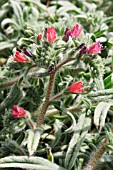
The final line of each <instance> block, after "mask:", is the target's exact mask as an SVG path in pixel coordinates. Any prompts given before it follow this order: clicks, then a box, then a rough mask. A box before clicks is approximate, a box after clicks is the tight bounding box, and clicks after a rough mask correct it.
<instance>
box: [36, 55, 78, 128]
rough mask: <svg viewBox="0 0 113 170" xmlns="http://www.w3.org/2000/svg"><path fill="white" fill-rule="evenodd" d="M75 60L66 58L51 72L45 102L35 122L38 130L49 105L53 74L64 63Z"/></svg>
mask: <svg viewBox="0 0 113 170" xmlns="http://www.w3.org/2000/svg"><path fill="white" fill-rule="evenodd" d="M73 60H75V58H67V59H66V60H64V61H62V62H61V63H60V64H58V65H57V67H56V68H55V70H53V71H52V72H51V74H50V79H49V84H48V90H47V94H46V99H45V102H44V104H43V106H42V110H41V113H40V115H39V119H38V122H37V125H36V127H37V128H39V127H40V126H41V124H42V123H43V119H44V116H45V113H46V111H47V108H48V106H49V104H50V97H51V92H52V89H53V85H54V79H55V74H56V73H57V71H58V70H59V69H60V68H61V67H62V66H63V65H64V64H66V63H68V62H70V61H73Z"/></svg>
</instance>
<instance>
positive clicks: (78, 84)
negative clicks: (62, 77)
mask: <svg viewBox="0 0 113 170" xmlns="http://www.w3.org/2000/svg"><path fill="white" fill-rule="evenodd" d="M67 92H71V93H80V92H84V88H83V87H82V82H81V81H78V82H76V83H73V84H72V85H71V86H69V88H68V89H67Z"/></svg>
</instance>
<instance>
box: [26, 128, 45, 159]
mask: <svg viewBox="0 0 113 170" xmlns="http://www.w3.org/2000/svg"><path fill="white" fill-rule="evenodd" d="M41 134H42V130H41V129H35V130H32V129H29V130H28V140H27V148H28V152H29V155H30V156H31V155H33V154H34V152H35V151H36V149H37V146H38V144H39V140H40V135H41Z"/></svg>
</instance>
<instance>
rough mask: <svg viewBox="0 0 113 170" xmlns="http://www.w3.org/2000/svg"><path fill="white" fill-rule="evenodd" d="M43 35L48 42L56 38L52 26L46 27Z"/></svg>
mask: <svg viewBox="0 0 113 170" xmlns="http://www.w3.org/2000/svg"><path fill="white" fill-rule="evenodd" d="M45 37H46V38H47V40H48V41H49V42H54V41H55V40H56V30H55V29H54V28H53V27H49V28H46V29H45Z"/></svg>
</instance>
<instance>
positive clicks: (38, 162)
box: [0, 156, 66, 170]
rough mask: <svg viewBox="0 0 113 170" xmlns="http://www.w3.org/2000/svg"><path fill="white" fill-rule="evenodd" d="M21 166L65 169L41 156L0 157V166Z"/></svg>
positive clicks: (46, 169) (32, 169)
mask: <svg viewBox="0 0 113 170" xmlns="http://www.w3.org/2000/svg"><path fill="white" fill-rule="evenodd" d="M7 167H8V168H10V167H11V168H22V169H30V170H38V169H39V170H51V169H54V170H66V169H64V168H63V167H60V166H58V165H57V164H55V163H52V162H50V161H48V160H47V159H44V158H41V157H28V156H9V157H5V158H2V159H0V168H7Z"/></svg>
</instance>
